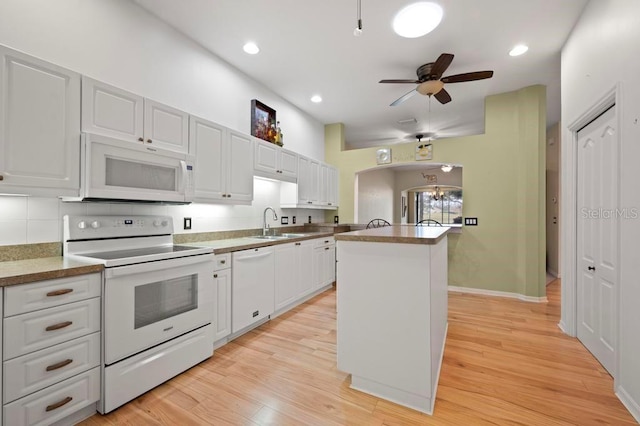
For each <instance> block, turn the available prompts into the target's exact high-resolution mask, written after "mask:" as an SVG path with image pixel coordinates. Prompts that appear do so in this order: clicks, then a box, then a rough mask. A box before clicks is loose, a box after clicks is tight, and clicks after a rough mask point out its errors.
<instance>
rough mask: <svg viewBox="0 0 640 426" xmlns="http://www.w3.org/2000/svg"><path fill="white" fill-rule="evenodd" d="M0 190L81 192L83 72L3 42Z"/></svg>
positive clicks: (59, 192) (0, 51)
mask: <svg viewBox="0 0 640 426" xmlns="http://www.w3.org/2000/svg"><path fill="white" fill-rule="evenodd" d="M0 60H1V64H0V84H1V85H0V193H12V194H16V193H17V194H29V195H40V196H47V195H49V196H51V195H56V196H57V195H68V196H77V195H78V191H79V188H80V75H79V74H77V73H75V72H72V71H69V70H67V69H64V68H61V67H58V66H56V65H53V64H50V63H48V62H45V61H41V60H39V59H36V58H34V57H31V56H28V55H24V54H22V53H19V52H16V51H14V50H11V49H8V48H5V47H3V46H0Z"/></svg>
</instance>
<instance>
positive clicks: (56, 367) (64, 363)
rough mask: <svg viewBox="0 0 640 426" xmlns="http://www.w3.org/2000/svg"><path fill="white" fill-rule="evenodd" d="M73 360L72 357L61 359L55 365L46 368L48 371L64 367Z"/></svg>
mask: <svg viewBox="0 0 640 426" xmlns="http://www.w3.org/2000/svg"><path fill="white" fill-rule="evenodd" d="M72 362H73V360H72V359H71V358H67V359H65V360H64V361H60V362H57V363H55V364H53V365H50V366H48V367H47V368H45V370H47V371H53V370H57V369H58V368H62V367H64V366H65V365H69V364H71V363H72Z"/></svg>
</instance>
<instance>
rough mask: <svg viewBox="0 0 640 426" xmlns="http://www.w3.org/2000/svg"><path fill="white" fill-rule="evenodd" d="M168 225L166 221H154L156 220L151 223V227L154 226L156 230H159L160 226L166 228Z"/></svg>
mask: <svg viewBox="0 0 640 426" xmlns="http://www.w3.org/2000/svg"><path fill="white" fill-rule="evenodd" d="M168 224H169V222H168V221H166V220H160V219H156V220H154V221H153V226H155V227H157V228H159V227H161V226H162V227H164V226H167V225H168Z"/></svg>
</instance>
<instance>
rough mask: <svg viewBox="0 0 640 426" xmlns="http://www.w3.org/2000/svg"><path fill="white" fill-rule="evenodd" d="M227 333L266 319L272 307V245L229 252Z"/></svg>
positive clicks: (273, 277) (271, 311) (273, 276)
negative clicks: (229, 286) (228, 318)
mask: <svg viewBox="0 0 640 426" xmlns="http://www.w3.org/2000/svg"><path fill="white" fill-rule="evenodd" d="M231 258H232V266H231V270H232V280H233V286H232V287H233V290H232V292H231V315H232V320H231V332H232V333H236V332H237V331H240V330H242V329H244V328H245V327H248V326H250V325H251V324H253V323H255V322H258V321H260V320H262V319H264V318H267V317H268V316H269V315H271V314H272V313H273V308H274V296H273V295H274V279H275V275H274V248H273V247H262V248H257V249H250V250H242V251H236V252H234V253H233V254H232V256H231Z"/></svg>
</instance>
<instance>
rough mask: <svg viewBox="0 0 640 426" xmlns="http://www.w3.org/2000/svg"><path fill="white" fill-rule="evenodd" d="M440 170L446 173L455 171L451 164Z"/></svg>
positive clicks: (443, 166)
mask: <svg viewBox="0 0 640 426" xmlns="http://www.w3.org/2000/svg"><path fill="white" fill-rule="evenodd" d="M440 170H442V171H443V172H445V173H449V172H450V171H451V170H453V166H452V165H451V164H443V165H442V167H440Z"/></svg>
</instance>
